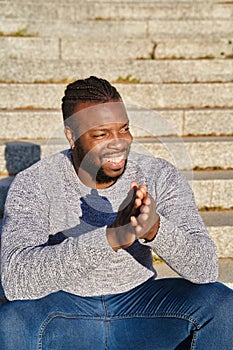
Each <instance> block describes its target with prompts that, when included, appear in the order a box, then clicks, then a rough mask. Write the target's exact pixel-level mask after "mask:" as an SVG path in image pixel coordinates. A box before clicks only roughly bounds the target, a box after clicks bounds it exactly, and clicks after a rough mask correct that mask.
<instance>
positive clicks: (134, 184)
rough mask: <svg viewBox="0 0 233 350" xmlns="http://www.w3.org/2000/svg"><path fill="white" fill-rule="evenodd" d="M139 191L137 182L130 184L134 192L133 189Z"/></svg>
mask: <svg viewBox="0 0 233 350" xmlns="http://www.w3.org/2000/svg"><path fill="white" fill-rule="evenodd" d="M133 188H134V189H137V188H138V184H137V182H136V181H132V182H131V183H130V189H131V190H132V189H133Z"/></svg>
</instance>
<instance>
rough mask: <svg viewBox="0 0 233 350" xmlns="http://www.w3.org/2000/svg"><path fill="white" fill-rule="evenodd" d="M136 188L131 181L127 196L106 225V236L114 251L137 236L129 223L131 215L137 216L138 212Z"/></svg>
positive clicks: (130, 242) (129, 243) (128, 243)
mask: <svg viewBox="0 0 233 350" xmlns="http://www.w3.org/2000/svg"><path fill="white" fill-rule="evenodd" d="M137 190H138V187H137V186H136V185H135V183H134V182H132V183H131V185H130V191H129V192H128V195H127V197H126V198H125V199H124V201H123V202H122V203H121V205H120V207H119V209H118V213H117V217H116V219H115V221H114V222H113V223H112V225H110V226H108V227H107V230H106V236H107V239H108V242H109V244H110V246H111V247H112V249H113V250H115V251H117V250H118V249H121V248H127V247H129V246H130V245H131V244H133V242H134V241H135V239H136V238H137V237H136V234H135V228H134V226H133V225H132V223H131V217H132V216H133V217H137V216H138V215H139V213H140V208H139V207H138V206H137V198H136V192H137Z"/></svg>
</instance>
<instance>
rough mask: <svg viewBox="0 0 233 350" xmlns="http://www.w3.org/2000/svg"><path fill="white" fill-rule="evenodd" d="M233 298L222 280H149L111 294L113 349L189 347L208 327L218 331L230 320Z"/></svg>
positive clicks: (110, 315)
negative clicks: (128, 289) (217, 281)
mask: <svg viewBox="0 0 233 350" xmlns="http://www.w3.org/2000/svg"><path fill="white" fill-rule="evenodd" d="M232 297H233V291H232V290H230V289H229V288H227V287H225V286H224V285H222V284H219V283H209V284H203V285H198V284H193V283H191V282H189V281H187V280H184V279H181V278H174V279H160V280H154V281H153V280H150V281H147V282H146V283H144V284H142V285H141V286H139V287H137V288H135V289H133V290H131V291H129V292H127V293H122V294H119V295H113V296H107V297H106V301H105V302H106V305H107V310H108V313H109V318H110V320H111V321H110V325H109V334H110V338H109V344H111V346H110V347H109V350H115V349H119V350H120V349H122V350H123V349H124V346H125V344H127V346H125V348H127V349H132V350H133V349H134V350H137V349H138V350H139V349H141V348H142V349H147V350H157V349H158V350H162V349H167V350H172V349H177V350H178V349H179V350H180V349H189V348H191V342H194V338H195V337H194V335H195V334H196V333H197V332H198V333H199V331H200V330H201V329H203V327H204V328H206V325H207V324H211V325H213V326H212V329H217V328H216V327H218V328H219V326H217V324H219V323H221V324H223V323H224V319H227V320H228V319H229V312H232V311H231V310H232V307H233V298H232ZM222 300H225V305H223V302H222ZM227 312H228V313H227ZM213 320H216V321H215V322H213ZM228 329H230V327H229V324H228ZM207 331H208V330H207ZM222 332H224V329H222ZM206 333H207V332H206ZM210 333H211V334H212V335H213V331H212V330H211V332H210V331H209V334H210ZM121 339H124V340H121ZM215 341H216V339H215V340H214V342H215ZM205 343H207V341H206V336H205ZM142 344H143V346H142Z"/></svg>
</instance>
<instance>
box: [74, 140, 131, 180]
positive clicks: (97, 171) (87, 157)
mask: <svg viewBox="0 0 233 350" xmlns="http://www.w3.org/2000/svg"><path fill="white" fill-rule="evenodd" d="M129 150H130V148H128V149H127V152H126V153H127V156H128V154H129ZM72 153H73V154H72V156H73V158H75V159H77V160H78V164H79V166H80V167H82V169H83V170H85V171H87V172H88V173H89V174H90V175H91V177H92V179H93V180H94V181H95V182H97V183H99V184H109V183H112V182H116V181H117V180H118V179H119V178H120V177H121V176H122V175H123V174H124V172H125V170H126V166H127V158H126V159H125V164H124V168H123V171H122V172H121V174H119V175H116V176H109V175H107V174H106V173H105V171H104V168H103V167H102V166H100V167H99V166H98V165H97V164H96V163H95V162H94V160H93V159H92V157H91V152H89V154H85V152H84V150H83V147H82V145H81V143H80V141H79V139H78V140H76V142H75V147H74V149H73V150H72Z"/></svg>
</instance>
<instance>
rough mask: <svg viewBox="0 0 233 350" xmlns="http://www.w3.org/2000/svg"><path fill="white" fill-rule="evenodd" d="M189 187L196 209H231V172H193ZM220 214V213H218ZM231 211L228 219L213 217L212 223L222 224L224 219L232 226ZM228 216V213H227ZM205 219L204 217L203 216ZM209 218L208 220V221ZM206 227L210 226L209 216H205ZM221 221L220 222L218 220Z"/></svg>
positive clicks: (232, 184) (232, 180) (232, 174)
mask: <svg viewBox="0 0 233 350" xmlns="http://www.w3.org/2000/svg"><path fill="white" fill-rule="evenodd" d="M190 185H191V187H192V189H193V191H194V193H195V199H196V203H197V206H198V208H203V209H205V208H220V209H221V208H232V209H233V200H232V189H233V170H227V171H221V170H219V171H217V170H215V171H193V173H192V180H191V181H190ZM220 214H221V212H220ZM232 214H233V211H232V212H231V216H232V217H231V218H230V217H223V218H222V217H221V216H220V215H219V216H217V215H216V214H215V213H214V214H213V215H216V217H213V216H212V218H213V219H215V220H213V221H218V222H220V223H222V222H223V219H224V218H227V220H228V221H229V220H230V219H231V225H232V226H233V215H232ZM204 215H205V213H204ZM227 215H230V212H229V213H227ZM203 217H204V218H205V216H203ZM208 218H209V219H208ZM206 219H208V220H209V221H208V226H211V225H210V223H211V220H210V215H208V214H207V216H206ZM220 219H221V220H220Z"/></svg>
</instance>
